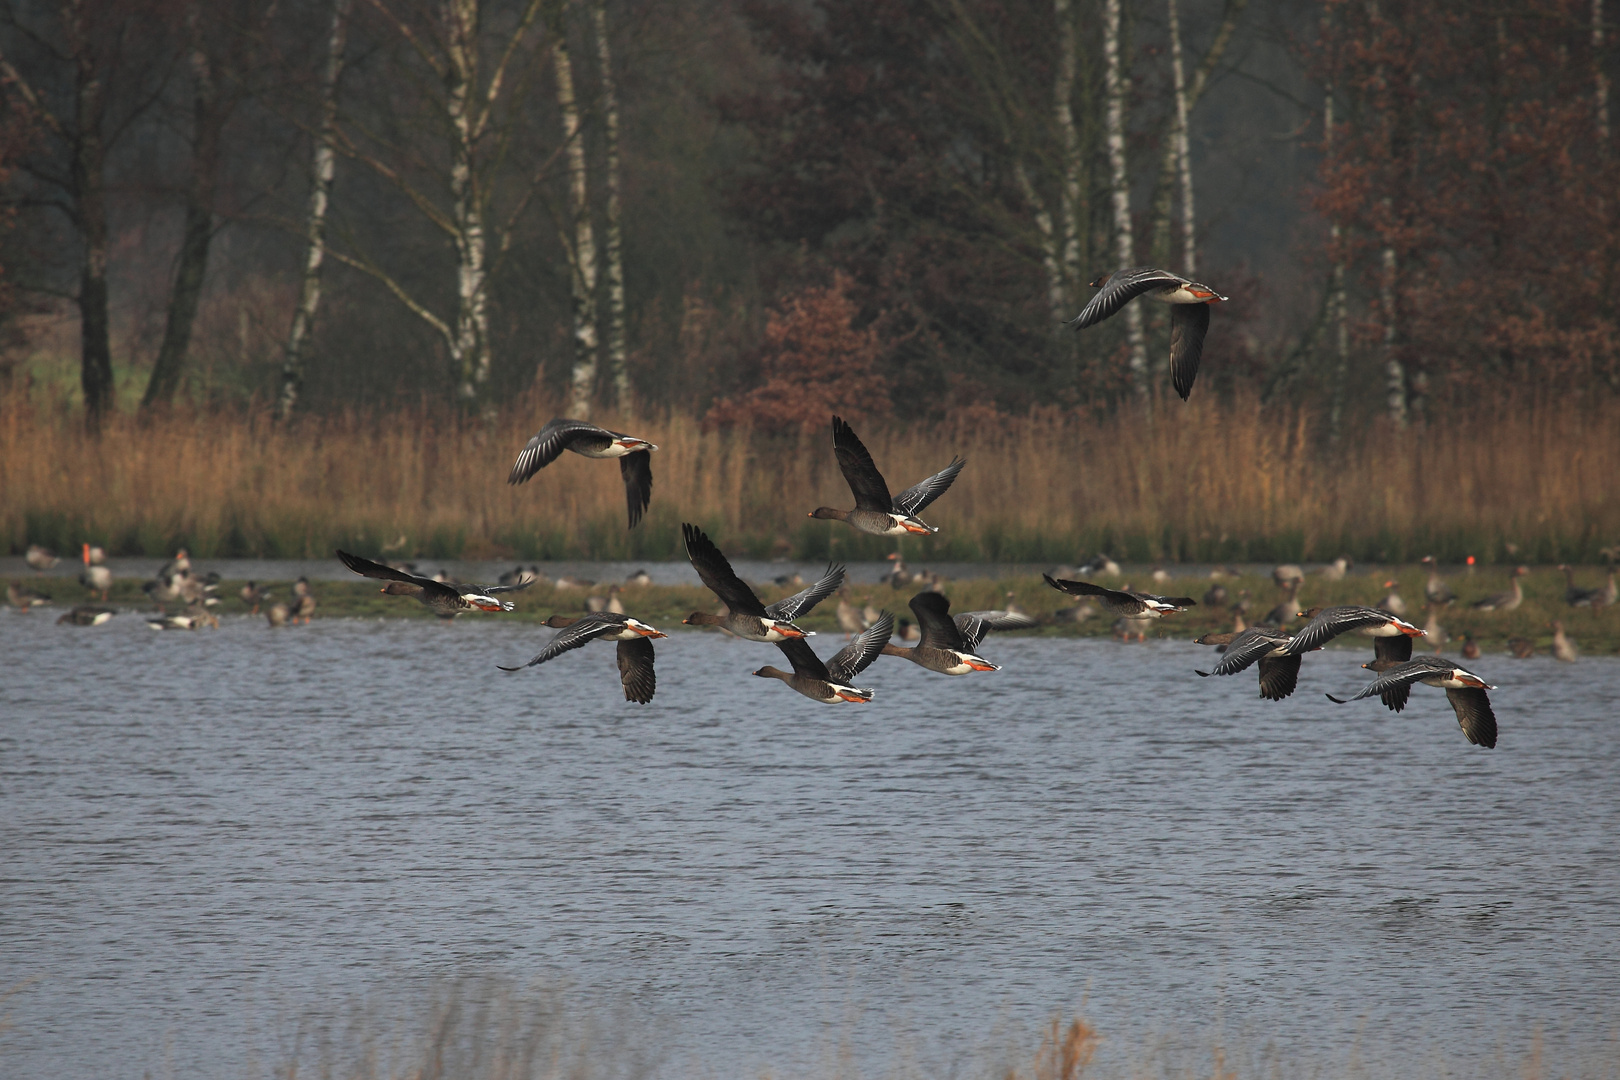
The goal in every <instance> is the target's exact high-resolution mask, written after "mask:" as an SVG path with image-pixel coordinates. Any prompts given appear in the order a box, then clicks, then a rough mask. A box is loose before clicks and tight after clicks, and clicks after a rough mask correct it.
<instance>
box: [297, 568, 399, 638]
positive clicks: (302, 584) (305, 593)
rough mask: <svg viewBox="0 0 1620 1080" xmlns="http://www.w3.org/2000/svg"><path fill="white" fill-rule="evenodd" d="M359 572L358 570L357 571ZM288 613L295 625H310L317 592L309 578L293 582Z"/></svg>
mask: <svg viewBox="0 0 1620 1080" xmlns="http://www.w3.org/2000/svg"><path fill="white" fill-rule="evenodd" d="M350 569H351V570H352V569H353V567H350ZM358 572H359V571H356V573H358ZM413 580H415V579H413ZM423 580H431V579H423ZM288 613H289V615H290V616H291V618H292V621H293V623H294V624H295V625H296V624H297V623H299V622H302V623H303V624H304V625H305V626H308V625H309V620H310V617H311V616H313V615H314V614H315V594H314V593H312V592H310V589H309V578H307V577H301V578H299V579H298V580H297V581H295V582H293V602H292V606H291V607H290V608H289V609H288Z"/></svg>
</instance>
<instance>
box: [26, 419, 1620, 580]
mask: <svg viewBox="0 0 1620 1080" xmlns="http://www.w3.org/2000/svg"><path fill="white" fill-rule="evenodd" d="M560 412H561V409H560V407H559V406H558V405H557V404H556V403H554V402H551V401H548V400H544V399H541V398H539V397H538V396H535V395H531V396H530V397H528V398H527V399H525V400H522V401H520V402H516V403H514V404H513V405H512V406H511V407H509V408H507V409H506V410H504V411H503V412H501V413H500V414H498V415H496V416H494V417H492V418H487V419H480V418H477V417H472V416H468V415H464V414H460V413H457V412H455V411H452V410H445V409H434V408H429V407H427V406H425V405H424V406H423V407H421V408H419V409H416V410H407V411H396V412H391V413H388V414H379V415H375V416H370V415H360V414H346V415H339V416H327V417H305V418H302V419H298V420H295V421H294V422H292V423H290V424H286V425H276V424H275V423H273V422H272V420H271V419H270V416H269V414H268V413H267V412H266V411H263V410H256V411H254V410H250V411H239V412H231V411H215V412H202V411H199V412H188V411H183V410H179V409H177V410H175V411H171V412H169V413H167V414H166V415H161V416H157V417H153V418H148V419H145V420H141V419H137V418H136V417H134V416H131V415H124V414H119V415H114V416H110V417H108V418H107V420H106V421H105V424H104V428H103V432H102V434H101V436H100V438H99V439H97V438H87V437H86V435H85V433H84V428H83V420H82V416H81V415H80V414H79V412H78V411H77V410H75V409H73V408H71V407H68V406H66V405H63V404H55V405H52V404H48V403H40V402H38V401H37V400H34V399H31V398H30V396H29V395H27V394H21V393H14V394H12V395H10V396H9V398H8V399H7V400H5V401H3V402H0V541H3V542H0V548H3V549H5V550H9V551H10V552H11V553H14V554H20V553H21V552H22V551H23V550H24V549H25V548H26V546H27V545H28V544H31V543H37V544H43V545H45V546H47V547H50V548H53V549H55V550H57V551H58V552H67V553H71V552H73V551H76V550H78V546H79V544H80V543H82V542H86V541H88V542H91V543H96V544H99V545H101V546H102V547H104V548H105V549H106V550H107V552H108V554H110V555H114V556H127V555H149V556H159V555H167V554H170V553H172V552H173V551H174V550H175V549H177V548H180V547H185V548H187V549H188V550H189V551H190V552H191V554H192V556H193V557H194V558H199V557H200V558H209V557H264V558H305V557H325V556H327V555H330V553H331V551H332V550H333V549H334V548H337V547H343V548H345V549H346V550H352V551H356V552H358V553H361V554H366V555H368V556H378V555H381V556H384V557H388V558H395V559H407V558H469V559H501V560H504V559H512V560H514V561H518V560H521V561H524V562H528V561H537V560H548V559H565V558H591V559H649V560H651V559H672V558H680V557H681V551H680V539H679V524H680V522H682V521H692V522H695V523H697V524H699V525H701V526H703V527H704V528H705V529H706V530H707V531H709V532H710V534H711V535H713V536H714V537H715V538H716V540H717V542H718V543H719V544H720V545H721V547H722V549H723V550H725V551H726V552H727V554H729V555H731V556H733V557H738V558H744V557H752V558H768V557H775V556H791V557H794V558H797V559H801V560H821V559H829V558H830V559H841V560H850V561H857V560H870V559H881V558H883V557H884V556H885V555H887V554H888V553H889V552H891V551H892V550H894V547H893V544H892V542H891V541H887V540H884V539H881V538H876V537H866V536H863V535H861V534H857V533H855V532H854V531H853V530H850V529H848V528H845V527H843V526H841V525H839V524H838V523H836V522H824V521H813V520H810V519H808V518H807V514H808V511H810V510H811V509H813V508H814V507H816V506H817V505H822V504H825V505H831V506H844V505H847V504H848V502H849V501H850V496H849V491H848V489H847V487H846V486H845V485H844V482H843V480H842V477H841V476H840V474H839V472H838V468H837V464H836V461H835V459H834V457H833V454H832V447H831V438H830V436H829V435H828V432H827V429H826V428H825V426H816V427H812V428H806V429H803V430H792V431H788V432H776V431H757V430H751V429H748V428H733V429H729V430H724V429H717V428H713V427H706V426H705V425H704V424H703V422H702V421H701V420H700V419H699V418H698V417H696V416H695V415H691V414H686V413H681V412H660V413H650V414H646V415H640V416H635V417H626V416H613V415H598V416H596V417H594V419H595V420H596V421H597V422H598V423H601V424H603V425H605V426H607V427H610V428H615V429H618V430H627V431H630V432H632V433H634V434H639V435H643V436H645V437H647V438H650V439H652V440H653V441H654V442H656V443H657V444H658V445H659V446H660V447H661V449H660V450H659V451H658V453H656V454H654V455H653V476H654V483H653V495H652V505H651V507H650V509H649V511H648V515H647V520H646V521H645V522H644V523H643V524H642V525H641V526H640V527H638V528H637V529H634V530H629V531H627V530H626V529H625V527H624V490H623V485H622V484H621V483H620V481H619V476H618V470H617V469H615V468H613V466H612V465H611V464H609V463H603V462H599V461H589V460H586V459H583V458H579V457H577V456H576V455H569V454H565V455H563V457H562V458H561V459H559V460H558V461H557V462H556V463H555V464H553V465H551V466H549V467H548V468H546V469H545V470H543V471H542V472H541V473H540V474H538V475H537V476H536V477H535V478H534V479H533V480H531V481H530V482H528V483H527V484H524V485H521V486H516V487H513V486H509V485H508V484H507V483H506V476H507V473H508V470H509V469H510V468H511V464H512V461H513V459H514V458H515V456H516V454H517V451H518V450H519V448H521V447H522V446H523V444H524V442H525V441H526V440H527V439H528V437H529V436H530V435H531V434H533V433H534V431H536V430H538V428H539V426H540V425H541V423H543V422H544V420H546V419H548V418H549V417H551V416H553V415H559V414H560ZM1157 417H1158V419H1157V421H1156V422H1154V423H1151V424H1150V423H1145V422H1143V419H1142V415H1141V414H1139V413H1137V412H1135V411H1133V410H1129V409H1122V410H1120V411H1118V412H1116V413H1114V414H1111V415H1107V416H1102V417H1100V418H1099V417H1097V416H1095V415H1094V414H1091V413H1080V412H1060V411H1058V410H1056V409H1052V410H1046V411H1035V412H1031V413H1028V414H1025V415H1021V416H1010V415H1000V414H995V413H991V412H989V411H988V410H985V411H983V412H982V414H981V413H980V412H978V411H977V410H969V411H968V413H967V414H963V415H962V416H959V417H958V418H956V419H954V420H950V419H948V420H945V421H942V422H938V423H935V424H926V423H917V424H912V425H909V426H908V425H902V424H896V423H883V422H877V421H870V422H862V421H860V420H859V419H855V421H854V422H855V426H856V428H857V430H858V431H859V432H860V433H861V437H862V439H863V440H864V441H865V442H866V443H867V444H868V446H869V447H870V448H871V450H872V452H873V454H874V456H875V457H876V459H877V460H878V461H879V462H880V463H881V464H882V467H883V468H884V470H885V474H886V476H887V478H888V479H889V481H890V483H891V485H892V486H893V487H894V488H895V489H897V490H898V489H899V488H901V487H904V486H906V485H908V484H910V483H912V482H914V481H915V480H917V479H918V478H920V477H922V476H925V475H927V474H929V473H931V472H934V471H936V470H937V469H939V468H940V467H942V466H943V465H944V464H945V463H946V462H948V461H949V460H950V459H951V456H952V454H961V455H962V456H964V457H965V458H967V460H968V467H967V469H966V470H965V471H964V472H963V474H962V475H961V477H960V478H959V479H958V480H957V482H956V484H955V485H954V486H953V487H952V488H951V490H950V491H949V492H948V493H947V494H946V495H945V496H944V497H943V498H941V499H940V500H939V501H938V502H937V503H936V504H934V505H933V506H932V507H930V508H929V510H930V513H929V521H930V523H931V524H934V525H937V526H939V527H940V531H939V533H938V534H936V535H934V536H932V537H926V538H918V539H911V538H908V539H907V540H906V541H905V545H904V553H905V556H906V558H907V560H908V561H912V562H916V563H919V564H926V563H927V562H929V561H945V560H951V561H979V560H986V561H1001V562H1022V563H1035V564H1040V563H1051V564H1059V563H1074V562H1078V561H1081V560H1082V559H1083V558H1084V556H1085V555H1086V554H1088V553H1091V552H1096V551H1106V552H1108V553H1109V554H1111V555H1112V556H1114V557H1115V558H1116V559H1119V560H1121V561H1124V562H1143V563H1151V562H1163V563H1166V564H1173V563H1176V562H1215V563H1220V562H1270V561H1318V562H1325V561H1330V560H1332V559H1334V558H1336V557H1339V556H1341V555H1343V556H1348V557H1350V558H1353V559H1355V560H1356V561H1357V562H1362V563H1366V562H1387V563H1404V562H1415V561H1416V560H1417V559H1418V558H1420V557H1422V556H1424V555H1430V554H1432V555H1435V556H1437V557H1438V558H1439V559H1440V561H1441V562H1442V563H1460V562H1462V561H1463V560H1464V558H1465V557H1467V556H1470V555H1472V556H1474V557H1475V558H1476V559H1477V560H1478V561H1479V562H1480V564H1481V565H1485V566H1488V565H1491V564H1512V563H1518V562H1525V563H1529V564H1531V565H1535V564H1549V563H1550V564H1556V563H1558V562H1571V563H1584V564H1593V563H1597V562H1599V561H1600V560H1601V558H1602V556H1601V554H1600V553H1601V552H1603V550H1604V549H1605V548H1609V547H1611V546H1612V545H1614V544H1615V543H1616V541H1617V540H1620V496H1617V491H1616V485H1615V478H1616V477H1617V476H1620V411H1616V410H1612V409H1608V410H1605V409H1603V408H1601V407H1599V406H1595V405H1590V406H1582V405H1581V404H1579V403H1570V402H1566V403H1561V404H1536V405H1532V404H1528V403H1522V402H1511V401H1505V400H1504V401H1503V402H1500V403H1498V404H1496V405H1491V406H1486V405H1482V406H1478V407H1475V408H1470V409H1458V410H1454V411H1453V414H1452V415H1448V416H1445V417H1437V418H1436V419H1434V420H1432V421H1430V422H1429V423H1428V424H1427V425H1424V426H1417V425H1414V426H1412V427H1409V428H1407V429H1404V430H1398V429H1396V428H1394V427H1393V426H1390V425H1389V424H1388V423H1387V422H1385V421H1382V420H1380V421H1375V422H1372V423H1369V424H1368V425H1365V426H1364V427H1362V428H1361V429H1360V430H1359V431H1357V432H1355V433H1354V434H1352V435H1350V436H1348V437H1346V438H1345V439H1344V440H1343V441H1342V442H1341V443H1340V444H1339V445H1338V446H1330V445H1329V443H1328V439H1327V436H1326V431H1325V425H1324V424H1323V423H1322V422H1321V421H1320V419H1319V418H1318V417H1317V416H1316V415H1315V413H1314V412H1312V411H1311V410H1309V409H1305V408H1296V407H1292V406H1280V405H1272V406H1262V405H1260V404H1259V403H1258V402H1255V401H1245V400H1243V399H1238V400H1235V401H1229V402H1222V401H1219V400H1216V399H1214V398H1212V397H1210V396H1207V395H1206V396H1205V397H1204V398H1202V399H1195V400H1194V401H1193V403H1192V404H1190V405H1182V404H1181V403H1179V402H1165V403H1161V404H1160V407H1159V409H1158V410H1157ZM1136 584H1137V585H1138V586H1139V587H1140V586H1143V585H1144V583H1142V582H1137V583H1136Z"/></svg>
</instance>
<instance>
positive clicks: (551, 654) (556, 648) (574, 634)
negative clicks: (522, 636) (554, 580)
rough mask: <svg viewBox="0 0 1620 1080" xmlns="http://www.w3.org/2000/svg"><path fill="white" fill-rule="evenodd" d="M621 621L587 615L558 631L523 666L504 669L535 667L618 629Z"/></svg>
mask: <svg viewBox="0 0 1620 1080" xmlns="http://www.w3.org/2000/svg"><path fill="white" fill-rule="evenodd" d="M618 628H619V622H618V621H617V620H615V619H605V618H603V617H602V616H601V615H586V616H585V617H584V618H582V619H580V620H579V621H578V622H576V623H574V624H573V625H571V626H568V627H566V628H564V629H563V630H560V631H558V633H557V636H556V637H554V638H552V639H551V640H550V641H548V642H546V647H545V648H543V649H541V650H540V653H539V655H538V656H536V657H535V658H534V659H533V660H530V661H529V662H528V663H527V664H524V665H522V667H515V668H509V667H502V668H501V670H502V671H521V670H522V668H526V667H534V665H536V664H543V663H545V662H546V661H547V660H554V659H556V658H557V657H559V656H561V655H562V654H563V653H565V652H568V651H569V650H571V649H577V648H579V647H580V646H582V645H585V644H587V643H589V642H592V641H595V640H596V639H597V638H599V637H601V636H602V635H603V634H605V633H607V632H608V631H610V630H617V629H618Z"/></svg>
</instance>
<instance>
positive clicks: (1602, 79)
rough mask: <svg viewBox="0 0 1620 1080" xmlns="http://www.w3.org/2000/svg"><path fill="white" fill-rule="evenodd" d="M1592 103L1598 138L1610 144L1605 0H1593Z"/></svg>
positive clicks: (1605, 144)
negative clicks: (1604, 25)
mask: <svg viewBox="0 0 1620 1080" xmlns="http://www.w3.org/2000/svg"><path fill="white" fill-rule="evenodd" d="M1592 82H1593V86H1592V104H1593V106H1594V111H1595V112H1596V114H1597V129H1598V139H1599V140H1600V141H1601V142H1602V143H1603V148H1604V149H1605V150H1606V149H1607V148H1608V145H1609V75H1608V73H1607V72H1606V71H1604V70H1603V0H1592Z"/></svg>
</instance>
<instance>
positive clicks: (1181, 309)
mask: <svg viewBox="0 0 1620 1080" xmlns="http://www.w3.org/2000/svg"><path fill="white" fill-rule="evenodd" d="M1091 287H1092V288H1093V289H1101V290H1102V291H1101V292H1099V293H1098V294H1097V295H1096V296H1093V297H1092V298H1091V302H1090V303H1089V304H1087V305H1086V306H1085V308H1084V310H1082V311H1081V312H1080V314H1079V315H1077V316H1075V317H1074V318H1073V319H1071V320H1069V324H1068V325H1069V327H1070V328H1071V329H1074V330H1077V331H1078V330H1084V329H1085V328H1086V327H1088V326H1095V325H1096V324H1097V323H1100V322H1102V321H1103V320H1104V319H1106V318H1108V317H1109V316H1110V315H1112V314H1114V313H1115V312H1116V311H1118V310H1119V309H1120V308H1122V307H1124V306H1125V305H1126V304H1128V303H1130V302H1131V301H1132V300H1135V299H1136V298H1137V297H1138V296H1146V297H1148V298H1149V299H1151V300H1157V301H1159V302H1161V303H1165V304H1169V305H1171V307H1170V381H1171V383H1172V384H1173V385H1174V386H1175V388H1176V393H1178V394H1180V395H1181V400H1183V401H1186V400H1187V395H1188V394H1190V393H1192V387H1193V380H1194V379H1196V378H1197V377H1198V360H1199V358H1200V357H1201V356H1202V355H1203V353H1204V335H1205V334H1206V333H1208V332H1209V305H1210V304H1219V303H1221V302H1222V301H1223V300H1225V299H1226V297H1224V296H1222V295H1221V294H1220V293H1218V292H1216V291H1215V290H1214V289H1212V288H1210V287H1209V286H1208V285H1200V284H1199V283H1198V282H1196V281H1190V280H1188V279H1187V278H1184V277H1182V276H1181V275H1180V274H1172V273H1170V271H1168V270H1157V269H1155V268H1153V267H1151V266H1133V267H1131V268H1130V269H1128V270H1119V271H1116V272H1115V273H1112V274H1104V275H1103V276H1102V277H1100V278H1098V279H1097V280H1096V281H1093V282H1092V283H1091Z"/></svg>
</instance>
